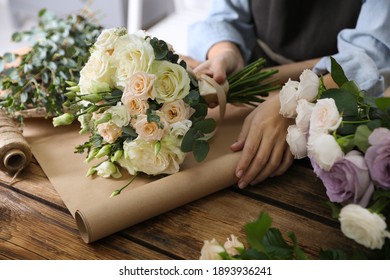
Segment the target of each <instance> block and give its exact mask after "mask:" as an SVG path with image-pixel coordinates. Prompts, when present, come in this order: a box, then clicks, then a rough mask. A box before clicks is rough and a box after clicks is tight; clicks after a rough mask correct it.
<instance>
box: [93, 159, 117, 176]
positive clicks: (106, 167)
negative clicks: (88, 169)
mask: <svg viewBox="0 0 390 280" xmlns="http://www.w3.org/2000/svg"><path fill="white" fill-rule="evenodd" d="M95 171H96V172H97V175H98V176H100V177H103V178H109V177H113V178H116V179H117V178H120V177H121V176H122V174H121V173H120V171H119V169H118V167H116V165H115V164H113V163H112V162H110V161H104V162H102V163H101V164H99V165H98V166H97V167H95Z"/></svg>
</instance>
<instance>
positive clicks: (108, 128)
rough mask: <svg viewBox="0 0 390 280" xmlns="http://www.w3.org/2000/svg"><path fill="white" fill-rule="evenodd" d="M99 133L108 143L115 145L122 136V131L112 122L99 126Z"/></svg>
mask: <svg viewBox="0 0 390 280" xmlns="http://www.w3.org/2000/svg"><path fill="white" fill-rule="evenodd" d="M97 131H98V133H99V134H100V136H102V137H103V139H104V141H106V142H107V143H110V144H112V143H114V142H115V141H116V140H117V139H118V138H119V136H121V135H122V129H121V128H120V127H119V126H117V125H115V124H114V123H112V122H111V121H109V122H105V123H101V124H98V125H97Z"/></svg>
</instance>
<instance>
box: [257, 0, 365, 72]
mask: <svg viewBox="0 0 390 280" xmlns="http://www.w3.org/2000/svg"><path fill="white" fill-rule="evenodd" d="M361 5H362V0H250V6H251V9H252V14H253V15H255V16H254V17H253V23H254V25H255V29H256V34H257V38H258V39H259V41H261V43H260V44H261V45H262V47H260V46H259V44H257V45H256V46H255V47H254V50H253V55H252V60H253V59H256V58H259V57H264V58H266V59H267V61H268V66H273V65H277V64H281V63H283V62H280V60H278V59H275V61H274V60H272V58H271V57H274V58H275V56H271V57H270V56H269V55H268V54H270V50H271V53H273V54H277V55H280V56H281V57H283V58H287V59H288V60H291V62H292V61H302V60H307V59H311V58H317V57H323V56H327V55H332V54H335V53H337V34H338V33H339V32H340V31H341V30H342V29H345V28H354V27H355V26H356V22H357V18H358V16H359V12H360V8H361ZM264 43H265V44H266V46H264Z"/></svg>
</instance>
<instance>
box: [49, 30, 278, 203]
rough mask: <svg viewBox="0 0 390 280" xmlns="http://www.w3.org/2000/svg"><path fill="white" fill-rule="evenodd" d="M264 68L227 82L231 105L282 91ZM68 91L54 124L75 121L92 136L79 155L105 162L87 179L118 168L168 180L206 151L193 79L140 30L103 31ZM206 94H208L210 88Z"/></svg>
mask: <svg viewBox="0 0 390 280" xmlns="http://www.w3.org/2000/svg"><path fill="white" fill-rule="evenodd" d="M263 65H264V60H259V61H257V62H255V63H254V64H251V65H249V66H248V67H246V68H244V69H243V70H242V71H241V72H239V73H237V74H236V75H235V76H233V77H232V79H231V80H230V82H231V83H232V88H231V90H230V91H229V93H228V96H227V101H228V102H240V103H247V104H252V103H253V102H261V101H262V99H261V98H260V97H259V96H266V95H267V94H268V91H271V90H274V89H276V88H278V87H279V86H275V85H274V82H275V80H272V79H269V78H270V77H271V76H272V75H273V74H274V73H275V72H276V71H274V70H267V71H265V70H264V71H261V68H262V66H263ZM69 85H70V87H69V88H68V90H69V92H68V93H67V94H66V96H67V98H68V100H67V101H66V102H65V104H64V105H65V107H67V108H68V112H67V113H65V114H63V115H61V116H59V117H57V118H54V120H53V124H54V126H58V125H68V124H71V123H72V122H73V121H74V120H75V119H77V120H78V121H79V122H80V124H81V132H89V133H90V138H89V141H88V142H86V143H84V144H82V145H79V146H78V147H76V152H78V153H83V152H87V154H88V155H87V159H86V161H87V162H90V161H92V160H93V159H101V158H104V160H103V161H102V162H101V163H99V164H97V165H95V166H93V167H91V168H90V170H89V172H88V175H93V174H97V175H99V176H102V177H106V178H108V177H114V178H118V177H120V176H121V172H120V167H121V168H124V169H126V170H127V171H128V173H130V174H131V175H136V174H138V173H139V172H142V173H146V174H148V175H159V174H173V173H176V172H178V171H179V168H180V164H181V163H182V162H183V161H184V158H185V156H186V154H187V153H188V152H193V154H194V157H195V159H196V160H197V161H202V160H203V159H204V158H205V157H206V155H207V153H208V151H209V144H208V140H209V138H211V136H212V132H213V131H214V129H215V126H216V125H215V121H214V120H213V119H207V118H206V115H207V108H208V107H207V103H206V101H205V100H204V98H203V97H202V96H201V94H200V87H199V86H198V81H197V80H196V79H195V77H193V76H191V74H190V72H189V71H187V69H186V64H185V62H184V61H182V60H180V58H179V56H178V55H176V54H175V53H174V52H173V50H172V49H171V48H170V47H169V46H168V45H167V44H166V43H165V42H164V41H161V40H158V39H157V38H151V37H150V36H148V35H147V34H146V33H145V32H141V31H140V32H138V33H135V34H129V33H128V32H127V30H126V29H125V28H113V29H106V30H103V32H102V33H101V34H100V36H99V37H98V38H97V41H96V42H95V44H94V45H93V46H92V48H91V55H90V58H89V60H88V62H87V63H86V65H85V66H84V68H83V69H82V70H81V73H80V80H79V83H78V84H75V83H72V82H69ZM207 88H208V90H210V88H211V91H212V90H213V88H212V86H210V85H209V84H207ZM229 96H231V98H229ZM229 100H230V101H229ZM121 190H122V189H121ZM121 190H117V191H115V192H114V193H113V195H117V194H119V193H120V192H121Z"/></svg>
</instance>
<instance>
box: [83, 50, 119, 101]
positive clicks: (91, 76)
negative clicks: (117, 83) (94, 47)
mask: <svg viewBox="0 0 390 280" xmlns="http://www.w3.org/2000/svg"><path fill="white" fill-rule="evenodd" d="M109 59H110V58H109V56H108V55H107V54H105V53H103V52H101V51H95V52H93V53H92V54H91V56H90V57H89V59H88V61H87V63H86V64H85V66H84V67H83V69H81V71H80V80H79V87H80V91H81V94H88V93H97V92H99V91H103V90H105V89H109V88H110V86H111V85H112V81H111V75H112V69H111V67H109Z"/></svg>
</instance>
